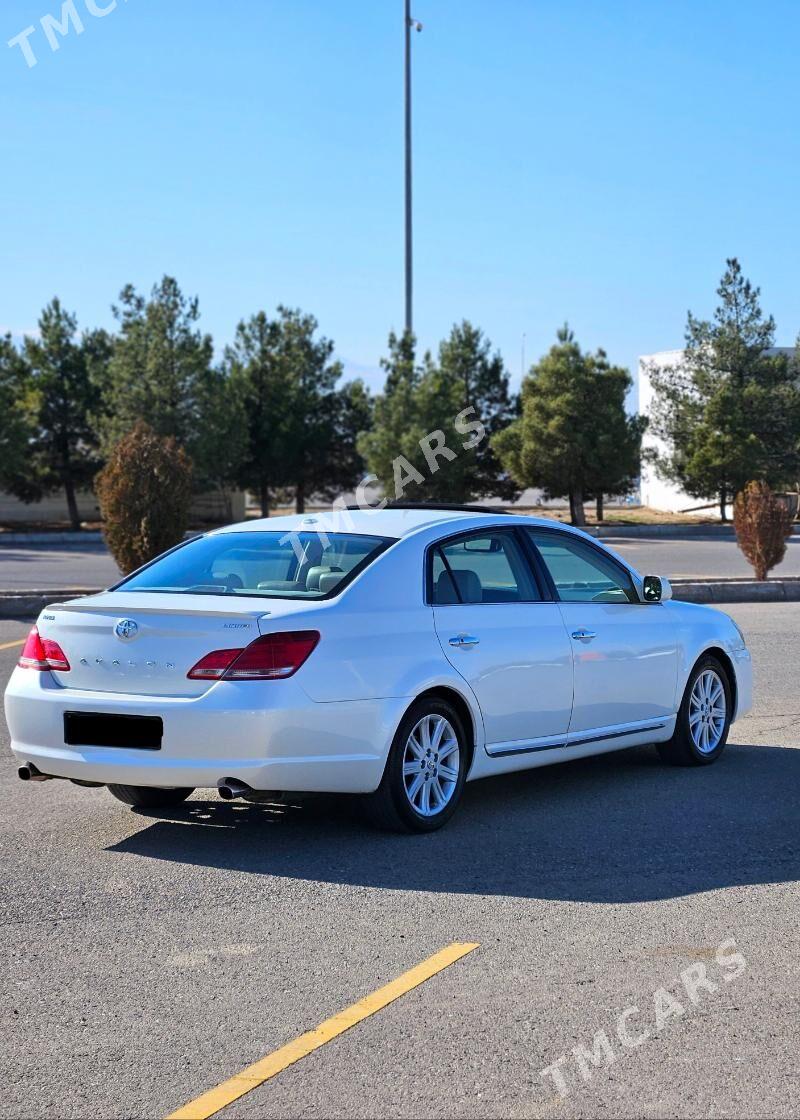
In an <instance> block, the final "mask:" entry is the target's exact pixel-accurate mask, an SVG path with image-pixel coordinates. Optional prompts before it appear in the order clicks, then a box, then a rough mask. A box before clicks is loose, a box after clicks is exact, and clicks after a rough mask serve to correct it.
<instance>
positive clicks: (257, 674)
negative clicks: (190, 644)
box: [187, 630, 319, 681]
mask: <svg viewBox="0 0 800 1120" xmlns="http://www.w3.org/2000/svg"><path fill="white" fill-rule="evenodd" d="M318 641H319V631H317V630H293V631H289V632H288V633H286V634H265V635H264V636H263V637H261V638H256V640H255V641H254V642H251V643H250V645H249V646H247V647H246V648H245V649H216V650H214V651H213V652H212V653H207V654H206V656H205V657H201V659H200V660H199V661H198V662H197V664H196V665H195V666H194V668H192V669H190V670H189V672H188V673H187V676H188V677H189V679H190V680H193V681H197V680H217V681H218V680H226V681H274V680H283V679H285V678H286V677H291V676H292V674H293V673H296V672H297V670H298V669H299V668H300V666H301V665H302V664H303V662H304V661H306V659H307V658H308V656H309V655H310V653H311V651H312V650H313V649H314V647H315V646H316V644H317V642H318Z"/></svg>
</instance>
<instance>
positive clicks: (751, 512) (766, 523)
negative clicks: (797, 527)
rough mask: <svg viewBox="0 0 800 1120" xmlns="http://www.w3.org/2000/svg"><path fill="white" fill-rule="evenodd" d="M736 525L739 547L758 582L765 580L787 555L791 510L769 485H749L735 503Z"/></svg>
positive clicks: (734, 517)
mask: <svg viewBox="0 0 800 1120" xmlns="http://www.w3.org/2000/svg"><path fill="white" fill-rule="evenodd" d="M733 524H734V527H735V529H736V539H737V541H738V542H739V548H740V549H741V550H742V552H743V553H744V555H745V557H746V558H747V562H748V563H749V564H752V566H753V570H754V571H755V574H756V579H766V578H767V575H768V573H769V571H770V569H771V568H774V567H775V566H776V565H778V564H780V562H781V560H783V558H784V556H785V555H786V538H787V537H788V536H789V534H790V533H791V531H792V516H791V513H790V512H789V509H788V507H787V506H786V504H785V503H784V502H782V501H781V500H780V499H779V498H776V497H775V495H774V494H773V493H772V491H771V490H770V488H769V486H768V485H767V483H766V482H748V483H747V485H746V486H745V488H744V490H741V491H740V492H739V493H738V494H737V495H736V501H735V502H734V503H733Z"/></svg>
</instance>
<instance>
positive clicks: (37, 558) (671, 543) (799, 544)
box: [0, 534, 800, 591]
mask: <svg viewBox="0 0 800 1120" xmlns="http://www.w3.org/2000/svg"><path fill="white" fill-rule="evenodd" d="M605 543H606V544H608V545H609V546H610V547H611V548H613V549H616V551H617V552H620V553H621V554H622V555H623V556H624V557H625V558H626V559H627V560H628V561H629V562H630V563H631V564H633V565H634V567H635V568H638V570H639V571H640V572H642V574H643V575H645V574H647V573H654V574H657V575H664V576H667V577H670V578H673V579H675V578H687V577H699V578H707V577H717V578H719V577H723V578H725V577H731V576H744V577H747V576H751V575H752V569H751V568H750V566H749V565H748V563H747V561H746V560H745V559H744V557H743V556H742V554H741V552H740V551H739V549H738V548H737V546H736V543H735V542H734V541H733V540H732V539H729V540H720V539H700V540H698V539H696V538H687V539H685V540H674V539H672V540H671V539H668V538H663V537H651V538H641V537H635V538H633V537H624V536H620V537H614V538H608V539H607V540H606V541H605ZM774 575H776V576H777V575H784V576H800V535H798V534H795V536H794V537H792V538H791V539H790V541H789V545H788V548H787V551H786V558H785V560H784V561H783V563H782V564H781V565H780V567H778V568H776V569H775V571H774ZM119 578H120V577H119V572H118V570H117V566H116V564H115V563H114V561H113V560H112V559H111V557H110V556H109V555H108V553H107V551H106V549H105V547H104V546H103V545H102V544H100V543H97V544H87V545H68V544H58V545H55V546H51V545H28V546H26V547H21V546H15V545H0V591H9V590H13V589H28V588H45V589H50V588H53V589H54V588H58V587H108V586H109V585H110V584H112V583H115V582H116V581H117V580H118V579H119Z"/></svg>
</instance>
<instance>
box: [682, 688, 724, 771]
mask: <svg viewBox="0 0 800 1120" xmlns="http://www.w3.org/2000/svg"><path fill="white" fill-rule="evenodd" d="M726 716H727V701H726V698H725V687H724V685H723V683H722V681H721V680H720V677H719V674H718V673H716V672H715V671H714V670H713V669H704V670H703V672H702V673H701V674H700V675H699V676H698V678H697V680H696V681H695V682H694V687H693V688H692V693H691V696H690V697H689V733H690V734H691V736H692V742H693V743H694V745H695V747H696V748H697V750H698V751H699V752H700V754H712V753H713V752H714V751H715V750H716V749H717V747H718V746H719V744H720V742H721V740H722V735H723V733H724V731H725V718H726Z"/></svg>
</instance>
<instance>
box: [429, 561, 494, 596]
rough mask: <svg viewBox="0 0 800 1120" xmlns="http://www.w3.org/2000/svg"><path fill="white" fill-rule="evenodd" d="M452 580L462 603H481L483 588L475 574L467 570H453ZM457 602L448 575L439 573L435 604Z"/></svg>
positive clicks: (447, 573)
mask: <svg viewBox="0 0 800 1120" xmlns="http://www.w3.org/2000/svg"><path fill="white" fill-rule="evenodd" d="M453 579H454V580H455V581H456V586H457V587H458V592H459V595H460V596H461V602H462V603H482V602H483V587H482V585H481V581H480V579H479V577H478V575H477V573H476V572H473V571H471V570H470V569H469V568H467V569H461V570H457V571H456V570H454V571H453ZM458 601H459V600H458V598H457V596H456V593H455V589H454V588H453V583H452V581H451V579H450V573H449V572H441V573H440V575H439V577H438V579H437V580H436V602H437V603H457V602H458Z"/></svg>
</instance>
